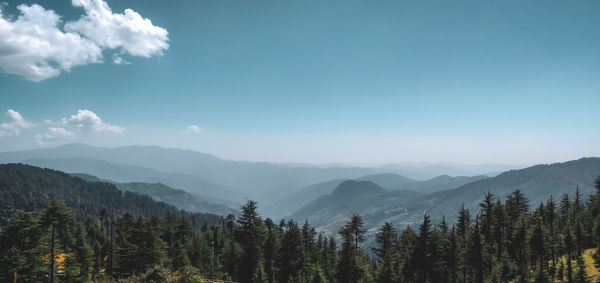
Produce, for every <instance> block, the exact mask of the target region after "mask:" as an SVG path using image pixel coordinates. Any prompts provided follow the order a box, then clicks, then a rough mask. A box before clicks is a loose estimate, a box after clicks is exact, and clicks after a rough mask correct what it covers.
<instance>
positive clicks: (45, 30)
mask: <svg viewBox="0 0 600 283" xmlns="http://www.w3.org/2000/svg"><path fill="white" fill-rule="evenodd" d="M72 4H73V5H74V6H77V7H83V8H84V11H85V14H84V15H83V16H82V17H81V18H80V19H79V20H77V21H71V22H66V23H65V24H64V27H65V28H64V30H61V29H60V26H61V20H60V16H59V15H57V14H56V13H55V12H54V11H52V10H46V9H45V8H44V7H42V6H40V5H38V4H33V5H25V4H22V5H19V6H17V9H18V10H19V11H20V15H19V16H18V17H17V18H16V19H15V20H12V19H11V18H10V17H9V16H5V15H3V13H2V7H1V6H0V68H2V69H3V70H4V72H6V73H10V74H16V75H21V76H23V77H25V79H27V80H31V81H42V80H45V79H48V78H51V77H55V76H58V75H59V74H60V73H61V72H63V71H67V72H68V71H70V70H71V68H73V67H75V66H79V65H86V64H91V63H100V62H102V50H103V49H117V50H119V52H121V53H126V54H129V55H132V56H141V57H150V56H153V55H161V54H162V53H163V51H164V50H166V49H168V48H169V44H168V43H167V42H168V32H167V30H165V29H163V28H161V27H157V26H154V25H153V24H152V22H151V21H150V20H149V19H146V18H143V17H142V16H141V15H140V14H138V13H136V12H135V11H133V10H131V9H126V10H125V12H124V13H123V14H113V13H112V11H111V9H110V7H109V6H108V4H107V3H106V2H104V1H103V0H73V2H72ZM117 56H118V57H119V58H121V56H120V55H117ZM114 61H115V60H114V59H113V62H114ZM121 62H126V61H124V59H123V58H121Z"/></svg>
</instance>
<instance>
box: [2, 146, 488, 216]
mask: <svg viewBox="0 0 600 283" xmlns="http://www.w3.org/2000/svg"><path fill="white" fill-rule="evenodd" d="M73 158H85V159H92V160H97V161H104V162H109V163H111V164H117V165H123V166H134V167H137V168H140V167H141V168H145V169H151V170H154V172H160V173H162V174H166V175H169V176H171V177H169V178H161V180H158V179H157V178H154V180H153V181H150V180H148V179H139V178H138V179H131V178H124V177H122V178H120V179H121V180H125V179H127V181H121V182H150V183H156V182H161V183H163V184H167V185H169V186H171V187H175V188H179V189H184V190H186V191H188V192H192V193H197V194H202V197H203V199H204V197H207V196H208V197H212V198H215V199H221V200H223V199H225V200H230V201H231V202H233V203H237V204H239V202H241V201H243V200H244V199H245V198H249V199H254V200H256V201H258V202H259V203H260V204H261V205H262V206H264V207H267V206H273V207H275V206H277V204H276V202H277V201H279V200H280V199H282V198H283V197H285V196H287V195H289V194H293V193H295V192H298V191H300V190H302V189H304V188H306V187H307V186H310V185H313V184H317V183H320V182H326V181H329V180H334V179H355V178H358V177H360V176H365V175H371V174H381V173H395V174H400V175H402V176H406V177H408V178H411V179H418V180H425V179H429V178H432V177H435V176H439V175H442V174H448V175H452V176H469V175H477V174H471V172H468V171H466V170H460V169H456V168H454V167H452V166H446V165H444V166H442V165H436V164H428V163H427V164H426V165H423V164H400V165H389V166H375V167H374V166H370V167H358V166H354V167H348V166H341V165H326V166H319V165H306V164H304V165H300V164H287V165H285V164H276V163H267V162H244V161H232V160H224V159H220V158H218V157H216V156H214V155H211V154H206V153H201V152H197V151H192V150H183V149H173V148H161V147H158V146H124V147H115V148H108V147H94V146H88V145H82V144H68V145H63V146H59V147H53V148H42V149H33V150H23V151H15V152H4V153H0V163H6V162H24V161H26V160H30V161H31V160H41V159H45V160H50V159H73ZM40 165H41V164H40ZM48 165H58V164H48ZM51 168H54V167H51ZM63 168H65V167H56V168H55V169H63ZM69 169H76V168H69ZM80 169H85V168H80ZM130 169H133V168H130ZM485 169H486V170H487V169H490V168H488V167H486V168H485ZM69 172H83V173H87V172H86V171H84V170H69ZM89 172H90V174H92V175H96V176H99V177H100V178H105V177H104V176H103V175H102V174H97V173H94V172H92V171H91V170H89ZM172 174H175V175H177V176H176V178H172V176H173V175H172ZM127 175H128V176H132V177H136V178H137V176H134V175H129V174H127ZM142 176H144V175H142ZM191 176H193V177H191ZM111 179H113V180H117V179H116V178H111ZM167 179H168V180H167ZM175 181H177V182H175ZM196 182H197V183H196ZM384 187H385V186H384ZM232 197H233V198H234V199H230V198H232ZM207 201H211V202H213V201H212V200H209V199H207ZM226 204H229V205H231V203H226ZM284 211H285V210H283V211H278V213H283V212H284Z"/></svg>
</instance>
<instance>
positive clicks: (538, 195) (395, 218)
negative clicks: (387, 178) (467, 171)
mask: <svg viewBox="0 0 600 283" xmlns="http://www.w3.org/2000/svg"><path fill="white" fill-rule="evenodd" d="M598 175H600V158H596V157H593V158H582V159H579V160H573V161H568V162H564V163H555V164H549V165H536V166H532V167H528V168H525V169H519V170H510V171H507V172H504V173H502V174H500V175H498V176H496V177H490V178H481V179H480V180H475V181H473V182H470V183H468V184H464V185H462V186H459V187H457V188H454V189H450V190H443V191H437V192H434V193H431V194H422V193H419V192H415V191H411V190H401V191H387V192H377V193H373V194H372V195H371V196H364V197H362V198H358V199H351V200H350V201H348V200H345V199H343V198H340V195H339V194H338V196H337V197H336V195H335V194H334V193H335V192H334V193H330V194H328V195H325V196H321V197H320V198H318V199H316V200H314V201H312V202H310V203H308V204H306V205H305V206H303V207H302V208H300V209H299V210H298V211H296V212H295V213H293V214H292V215H291V216H290V217H291V218H293V219H297V220H299V221H300V220H302V221H303V220H304V219H306V218H307V219H308V220H309V221H310V222H312V223H315V224H316V225H318V226H319V225H320V226H321V227H319V228H320V229H321V230H322V231H326V232H328V233H334V232H335V231H336V229H337V228H339V227H337V226H336V225H338V224H339V223H342V222H343V221H344V220H345V219H347V218H348V217H350V216H351V215H352V214H353V213H358V214H361V215H362V216H363V220H364V221H365V226H366V228H367V229H369V230H370V231H374V229H376V228H378V226H380V225H382V224H383V223H384V222H386V221H389V222H392V223H393V224H394V225H397V226H405V225H408V224H416V223H419V221H421V220H422V216H423V214H424V213H428V214H430V215H431V216H432V217H433V219H437V220H438V221H439V220H440V219H441V217H442V216H446V217H447V218H448V221H449V222H454V221H455V220H456V215H455V214H456V211H457V210H458V209H459V208H460V207H461V206H462V205H463V204H464V205H465V208H468V209H469V210H471V212H472V215H476V214H477V213H478V212H479V203H480V202H481V200H482V199H483V196H484V194H485V193H487V192H488V191H489V192H491V193H493V194H495V195H496V196H497V197H499V198H502V199H503V200H504V199H505V197H506V195H508V194H509V193H510V192H512V191H513V190H515V189H519V190H521V191H522V192H523V193H524V195H525V196H526V197H527V198H528V199H529V201H530V202H529V203H530V205H531V206H532V207H535V206H538V205H539V204H540V203H541V202H545V201H546V200H547V199H548V198H550V196H554V198H555V199H558V198H559V197H560V196H561V195H562V194H563V193H567V194H569V195H571V196H573V195H574V194H575V188H576V187H577V186H578V187H579V189H580V192H581V193H582V196H583V197H584V198H587V196H588V195H590V194H591V193H593V192H594V180H595V179H596V178H597V177H598ZM434 179H435V178H434ZM439 179H440V180H448V177H441V178H439ZM461 180H462V181H464V180H465V179H463V178H461ZM437 181H439V180H437ZM432 183H433V181H432Z"/></svg>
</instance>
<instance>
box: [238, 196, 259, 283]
mask: <svg viewBox="0 0 600 283" xmlns="http://www.w3.org/2000/svg"><path fill="white" fill-rule="evenodd" d="M237 222H238V225H239V230H238V231H237V233H236V238H237V241H238V243H239V244H240V246H241V247H242V250H243V251H244V253H243V254H242V262H241V263H240V269H239V272H240V274H239V280H240V282H242V283H248V282H256V281H257V278H256V277H257V272H258V270H259V267H260V266H259V265H260V263H261V260H262V253H261V249H260V246H261V245H262V241H263V235H264V231H263V225H262V220H261V219H260V217H259V216H258V212H257V206H256V202H255V201H252V200H249V201H248V202H247V203H246V205H244V206H242V215H241V216H240V218H239V219H238V220H237Z"/></svg>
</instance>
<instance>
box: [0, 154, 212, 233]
mask: <svg viewBox="0 0 600 283" xmlns="http://www.w3.org/2000/svg"><path fill="white" fill-rule="evenodd" d="M53 200H63V201H64V202H65V204H66V205H67V206H68V207H69V208H71V209H73V210H74V213H75V216H76V218H77V219H79V220H80V221H86V220H87V219H88V218H91V219H95V218H98V217H100V216H101V215H100V214H101V213H103V214H105V215H106V214H115V215H119V214H122V213H124V212H129V213H132V214H134V215H139V216H144V217H151V216H154V215H156V216H166V215H167V214H168V213H171V212H177V213H180V214H182V215H184V216H185V217H187V218H190V219H191V218H192V217H194V218H195V219H196V221H197V225H198V226H200V225H202V223H203V222H209V223H221V222H222V218H221V217H220V216H217V215H213V214H204V213H194V214H191V213H189V212H185V211H181V210H179V209H177V208H176V207H174V206H172V205H169V204H166V203H164V202H158V201H155V200H153V199H152V198H150V197H149V196H146V195H142V194H139V193H134V192H128V191H125V192H123V191H121V190H119V189H118V188H117V187H116V186H115V185H114V184H110V183H105V182H87V181H85V180H83V179H81V178H78V177H73V176H70V175H69V174H66V173H63V172H60V171H55V170H52V169H42V168H39V167H34V166H29V165H23V164H0V224H1V225H6V224H7V223H8V219H9V218H10V217H12V216H14V215H15V213H17V211H19V210H23V211H36V210H39V209H43V208H46V207H47V206H48V205H49V204H50V203H51V202H52V201H53Z"/></svg>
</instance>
